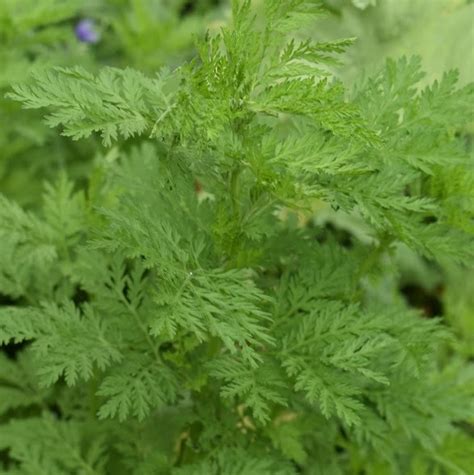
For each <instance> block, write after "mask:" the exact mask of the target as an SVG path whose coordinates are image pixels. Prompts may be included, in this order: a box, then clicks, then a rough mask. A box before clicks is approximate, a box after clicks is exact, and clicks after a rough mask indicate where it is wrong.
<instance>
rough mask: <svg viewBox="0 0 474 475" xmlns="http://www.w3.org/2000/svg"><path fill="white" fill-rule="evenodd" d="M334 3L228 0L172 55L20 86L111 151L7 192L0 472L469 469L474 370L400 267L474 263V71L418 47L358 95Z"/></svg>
mask: <svg viewBox="0 0 474 475" xmlns="http://www.w3.org/2000/svg"><path fill="white" fill-rule="evenodd" d="M323 12H324V9H323V7H322V6H321V5H320V4H319V3H318V2H308V1H303V0H285V1H280V0H265V1H260V2H250V1H246V0H245V1H238V0H235V1H234V2H233V3H232V24H231V25H230V26H228V27H225V28H223V29H222V31H221V32H219V33H217V34H213V35H211V34H208V35H207V36H206V38H205V39H204V40H203V41H200V42H198V44H197V48H198V52H199V56H198V58H196V59H194V60H192V61H190V62H188V63H186V64H184V65H182V66H180V67H178V68H176V69H163V70H161V71H160V72H159V73H158V74H155V75H151V74H148V73H146V72H140V71H139V70H138V69H133V68H125V69H120V68H114V67H104V68H102V69H101V70H100V71H98V72H97V73H95V72H90V71H89V70H87V69H85V68H83V67H79V66H77V67H64V66H60V67H55V68H39V69H36V70H35V72H34V74H33V77H32V78H31V79H30V80H29V81H27V82H25V83H21V84H16V85H14V87H13V90H12V91H11V92H10V93H9V94H8V100H10V101H11V100H14V101H19V102H21V103H22V104H23V106H24V107H25V108H27V109H47V115H46V124H47V125H49V126H51V127H60V128H61V130H62V134H63V135H64V136H66V137H70V138H71V139H72V140H83V139H89V140H90V137H91V136H94V135H96V134H98V135H100V137H101V138H102V141H103V143H104V145H105V146H107V147H109V148H105V149H103V150H102V151H101V152H100V153H98V155H97V157H96V160H95V162H94V165H93V167H92V170H91V171H90V173H89V176H88V180H87V185H83V184H81V183H77V184H76V183H74V182H73V181H72V180H70V179H69V178H68V177H67V176H66V174H65V173H62V174H60V175H59V177H58V178H57V179H56V180H54V181H52V182H51V183H49V184H47V185H46V187H45V191H44V195H43V201H42V206H41V207H39V209H38V210H37V211H31V210H27V209H23V208H22V207H20V206H19V205H18V204H17V203H15V202H14V201H13V200H11V199H8V198H7V197H2V198H1V201H0V238H1V239H0V250H1V252H0V292H1V293H2V294H3V295H5V296H8V299H9V302H10V305H3V306H2V307H0V342H1V343H2V344H3V345H7V347H8V348H11V347H12V345H14V347H15V349H16V352H15V355H14V358H11V357H8V356H6V355H4V354H2V357H1V359H0V412H1V414H2V416H1V425H0V448H1V449H3V450H5V452H4V457H3V460H4V468H3V472H2V473H11V474H31V475H37V474H48V475H56V474H58V475H59V474H91V475H92V474H97V475H98V474H113V475H121V474H136V475H147V474H173V475H185V474H193V475H194V474H203V475H204V474H206V475H207V474H215V475H218V474H219V475H220V474H222V475H238V474H239V475H240V474H242V475H244V474H245V475H247V474H248V475H264V474H268V475H273V474H281V475H283V474H285V475H286V474H297V473H305V474H343V473H365V474H368V475H378V474H382V475H383V474H406V473H413V474H451V473H459V474H462V473H464V474H468V473H469V470H470V468H469V467H472V466H473V465H472V463H473V457H472V451H471V449H470V447H471V442H472V439H471V438H470V436H469V431H468V429H466V427H469V424H468V422H469V420H470V418H472V416H473V414H472V390H473V383H472V371H470V369H469V367H468V366H466V365H464V364H461V363H460V362H459V359H458V358H444V357H443V355H444V354H446V353H449V352H452V351H453V347H454V346H455V337H454V336H453V334H452V333H451V332H450V330H449V328H448V327H446V325H444V324H443V322H442V321H440V320H438V319H427V318H423V317H422V316H421V315H420V313H419V312H417V311H415V310H413V309H411V308H409V306H408V305H407V303H406V301H405V300H404V299H403V298H402V296H401V295H400V293H399V292H398V288H397V284H396V279H395V277H396V276H397V273H398V272H399V267H398V262H399V256H400V255H401V254H403V253H405V254H406V253H408V254H410V253H411V254H416V255H418V256H422V258H423V259H425V261H426V262H439V263H446V265H451V266H454V265H462V266H465V267H466V268H469V266H472V263H473V258H474V247H473V224H472V215H473V210H474V206H473V196H472V190H473V187H472V183H473V170H472V162H470V155H469V151H468V150H467V147H466V141H465V134H466V129H467V127H468V126H469V124H470V122H471V121H472V98H473V93H474V86H473V85H472V84H469V85H467V86H464V87H458V86H457V84H456V81H457V74H456V72H454V71H451V72H448V73H446V74H445V75H444V76H443V77H442V79H441V80H439V81H435V82H433V83H432V84H430V85H428V86H426V87H420V86H419V84H420V81H421V80H422V78H423V73H422V69H421V64H420V60H419V59H418V58H417V57H411V58H407V57H405V58H402V59H400V60H397V61H395V60H388V61H387V63H386V64H385V66H384V67H383V68H382V69H381V70H380V71H379V73H377V74H376V75H374V76H373V77H370V78H368V79H366V80H363V81H360V82H359V83H357V84H356V85H354V86H353V87H351V88H346V87H344V86H343V84H342V82H341V81H339V80H338V79H337V78H336V77H335V76H334V75H333V74H332V73H330V70H331V69H330V68H331V67H332V66H333V65H334V64H335V63H336V62H337V59H338V55H339V54H340V53H342V52H343V51H344V50H345V49H347V48H348V47H350V45H351V44H352V41H353V40H351V39H344V40H339V41H329V42H321V41H319V42H316V41H312V40H310V39H308V35H306V33H307V30H308V26H309V25H311V22H312V21H313V20H314V18H315V16H318V15H321V14H323ZM23 114H25V116H26V115H27V114H28V113H27V112H23Z"/></svg>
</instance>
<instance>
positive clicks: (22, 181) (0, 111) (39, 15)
mask: <svg viewBox="0 0 474 475" xmlns="http://www.w3.org/2000/svg"><path fill="white" fill-rule="evenodd" d="M282 1H284V0H282ZM324 3H325V4H326V6H327V8H328V11H329V14H328V15H327V16H325V17H323V18H321V19H320V20H319V21H318V22H317V23H316V24H314V25H311V26H310V27H311V29H312V32H313V34H314V36H315V37H316V38H321V39H324V40H328V39H333V38H341V37H355V38H357V41H356V42H355V44H354V46H353V47H351V48H350V49H349V51H348V53H347V54H346V55H345V56H344V58H343V62H342V65H340V66H338V67H337V69H336V70H335V73H336V74H337V75H338V76H339V77H340V78H341V79H342V80H343V81H344V83H345V84H346V86H347V87H348V88H349V89H351V88H352V86H353V85H354V83H357V82H358V81H359V80H361V77H362V76H363V75H366V74H370V73H371V72H373V71H374V70H376V69H378V68H380V66H381V65H382V64H383V62H384V60H385V59H386V58H387V57H400V56H402V55H412V54H418V55H420V56H421V58H422V62H423V67H424V70H425V71H426V72H427V76H426V78H425V80H426V81H427V82H431V81H433V80H434V79H436V78H439V77H441V75H442V73H443V72H444V71H446V70H448V69H452V68H456V69H458V70H459V73H460V81H461V83H462V84H464V83H466V82H469V81H473V80H474V51H473V48H474V46H473V45H474V28H473V25H474V3H473V2H472V1H470V0H324ZM255 4H258V1H255ZM84 18H89V19H92V20H93V21H94V22H95V26H96V28H97V32H98V34H99V36H100V38H99V41H97V42H96V43H86V42H81V41H80V40H79V39H78V38H77V37H76V35H75V26H76V25H77V23H78V22H79V21H80V20H81V19H84ZM229 18H230V7H229V2H228V1H227V0H221V1H219V0H195V1H186V0H42V1H37V0H1V1H0V64H1V65H2V67H1V68H0V123H1V124H2V126H1V127H0V192H1V193H3V194H4V195H6V196H8V197H9V198H13V199H15V200H16V201H17V202H18V203H20V204H21V205H25V206H27V207H31V208H34V207H35V206H36V204H37V203H38V201H39V196H40V194H41V191H42V189H43V186H44V182H45V180H53V179H54V178H55V177H56V175H57V173H58V172H59V171H64V170H65V171H66V172H67V174H68V176H69V177H70V178H73V179H75V180H76V182H77V183H79V184H80V183H85V182H86V181H87V180H90V181H91V180H92V181H93V179H94V173H96V172H97V167H96V166H95V165H94V164H96V163H98V161H101V160H102V162H103V161H104V160H107V159H111V157H112V156H113V155H114V154H116V153H118V152H117V150H115V149H113V150H112V151H104V150H103V148H102V145H101V144H100V143H99V141H97V140H95V139H89V140H87V141H81V142H80V143H75V142H71V141H70V140H69V139H65V138H63V137H61V136H60V135H58V133H57V131H56V130H50V129H48V128H46V126H44V125H42V122H41V120H40V117H39V116H38V114H35V113H32V112H28V113H25V112H23V111H21V109H20V108H19V106H18V105H17V104H16V103H13V102H12V101H9V100H6V99H4V95H5V93H6V92H7V91H8V90H9V89H10V87H11V85H12V84H14V83H16V82H18V81H23V80H24V79H25V78H26V77H27V76H28V75H29V74H30V73H31V71H33V70H34V69H35V68H42V67H49V66H66V65H81V66H84V67H86V68H87V69H89V70H92V71H94V70H97V69H98V68H100V67H102V66H104V65H108V66H116V67H128V66H129V67H133V68H137V69H140V70H142V71H144V72H145V73H147V74H150V75H153V74H154V72H156V71H157V70H158V69H159V68H161V67H163V66H166V67H170V68H175V67H177V66H179V65H180V64H181V63H182V62H183V61H184V60H187V59H190V58H192V57H193V55H194V48H193V41H194V38H195V37H196V36H197V37H199V36H202V35H204V34H205V32H206V31H207V30H215V29H218V28H219V27H220V25H222V24H223V23H225V22H227V21H229ZM456 133H458V134H462V135H463V136H464V137H465V142H466V147H470V148H471V150H472V143H473V140H472V136H473V133H474V126H473V125H471V127H470V129H469V130H462V131H456ZM94 170H95V171H94ZM473 174H474V161H473ZM473 193H474V190H471V191H470V192H469V191H468V192H467V194H468V196H466V199H468V200H472V199H473ZM471 209H472V207H471ZM303 221H304V223H306V224H307V225H311V224H312V223H313V224H314V223H316V224H319V225H323V226H327V227H331V229H332V230H334V231H336V232H337V233H339V235H340V236H341V239H346V240H348V241H350V240H351V239H359V240H360V239H362V240H363V239H364V236H365V231H364V229H362V228H361V224H360V223H359V222H357V220H354V218H353V217H350V216H343V215H341V214H340V213H336V212H334V211H332V210H330V209H327V207H325V206H324V205H322V206H319V207H318V206H316V207H315V210H314V214H312V215H308V216H306V217H305V218H304V220H303ZM397 262H398V269H397V271H396V272H394V273H392V274H390V275H384V276H383V278H382V279H380V280H379V281H377V282H368V283H367V286H368V295H372V296H374V298H378V299H382V300H390V299H396V298H404V299H406V300H407V301H408V302H409V303H410V304H411V305H413V306H414V307H417V308H420V309H422V311H423V312H424V314H425V316H426V318H430V317H434V316H442V317H443V318H445V319H446V321H447V322H449V324H450V325H451V326H452V328H453V329H454V331H455V333H456V335H457V340H456V342H455V343H454V344H453V345H452V346H451V347H449V348H447V349H446V351H445V353H443V354H442V355H440V358H441V360H443V361H445V362H446V361H449V362H450V364H451V363H452V364H466V362H468V361H471V362H472V360H473V359H474V270H473V269H469V268H463V267H462V266H453V265H448V264H443V263H441V264H440V263H437V264H434V263H432V262H429V261H426V260H423V259H421V258H419V257H417V256H416V255H414V254H413V253H410V251H408V250H407V249H405V248H402V247H400V248H399V249H398V251H397ZM466 367H468V366H467V365H466ZM469 368H471V367H470V366H469ZM470 371H472V368H471V369H470ZM458 442H459V441H458ZM458 442H456V441H451V443H452V445H453V447H455V446H456V443H458ZM468 442H469V441H468ZM459 443H461V442H459ZM463 443H465V442H463ZM451 449H453V448H452V447H451V448H450V447H447V448H446V450H451ZM422 463H423V461H420V464H422ZM471 469H472V467H471ZM380 473H381V472H380Z"/></svg>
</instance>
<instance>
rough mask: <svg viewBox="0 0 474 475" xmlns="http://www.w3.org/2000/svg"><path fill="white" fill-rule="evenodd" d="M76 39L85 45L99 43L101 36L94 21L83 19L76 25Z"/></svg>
mask: <svg viewBox="0 0 474 475" xmlns="http://www.w3.org/2000/svg"><path fill="white" fill-rule="evenodd" d="M75 32H76V38H77V39H78V40H79V41H82V42H83V43H97V42H98V41H99V39H100V34H99V32H98V31H97V28H96V26H95V23H94V21H93V20H89V19H87V18H86V19H83V20H81V21H79V22H78V23H77V24H76V28H75Z"/></svg>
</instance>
